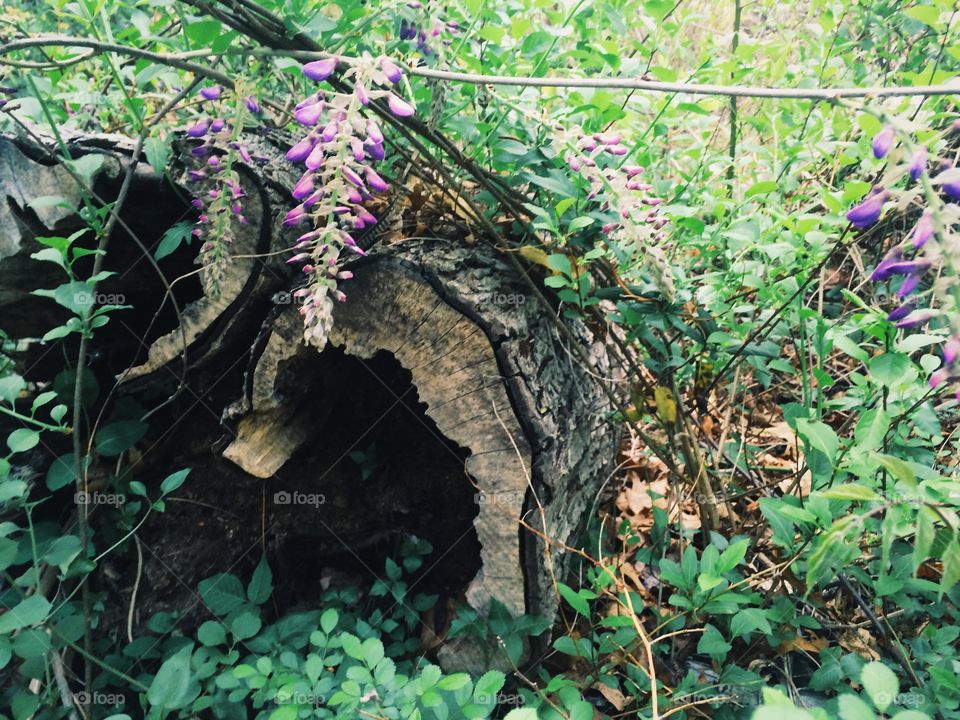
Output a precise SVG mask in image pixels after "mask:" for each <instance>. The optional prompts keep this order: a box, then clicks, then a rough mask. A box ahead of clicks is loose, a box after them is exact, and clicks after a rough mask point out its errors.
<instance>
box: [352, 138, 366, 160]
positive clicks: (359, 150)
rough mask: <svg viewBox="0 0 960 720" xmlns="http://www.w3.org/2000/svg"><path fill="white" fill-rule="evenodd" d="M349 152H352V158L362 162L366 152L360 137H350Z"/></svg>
mask: <svg viewBox="0 0 960 720" xmlns="http://www.w3.org/2000/svg"><path fill="white" fill-rule="evenodd" d="M350 152H352V153H353V159H354V160H356V161H357V162H358V163H362V162H363V160H364V158H365V157H366V156H367V154H366V153H365V152H364V149H363V143H362V142H361V141H360V138H350Z"/></svg>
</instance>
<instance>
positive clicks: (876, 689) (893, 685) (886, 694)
mask: <svg viewBox="0 0 960 720" xmlns="http://www.w3.org/2000/svg"><path fill="white" fill-rule="evenodd" d="M860 682H861V684H862V685H863V689H864V690H865V691H866V693H867V695H868V696H869V697H870V700H871V701H872V702H873V706H874V707H875V708H877V710H879V711H880V712H883V711H885V710H886V709H887V708H888V707H890V705H891V704H892V703H893V701H894V700H895V699H896V697H897V695H898V694H899V693H900V681H899V680H898V679H897V676H896V674H895V673H894V672H893V670H891V669H890V668H888V667H887V666H886V665H884V664H883V663H881V662H877V661H873V662H869V663H867V664H866V665H864V666H863V670H862V672H861V673H860Z"/></svg>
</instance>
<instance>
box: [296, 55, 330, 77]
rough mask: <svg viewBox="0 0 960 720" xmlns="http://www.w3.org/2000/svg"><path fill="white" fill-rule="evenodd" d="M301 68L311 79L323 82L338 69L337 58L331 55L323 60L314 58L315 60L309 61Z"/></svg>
mask: <svg viewBox="0 0 960 720" xmlns="http://www.w3.org/2000/svg"><path fill="white" fill-rule="evenodd" d="M301 69H302V70H303V74H304V75H306V76H307V77H308V78H310V79H311V80H314V81H316V82H322V81H323V80H326V79H327V78H328V77H330V76H331V75H333V71H334V70H336V69H337V58H336V57H330V58H324V59H323V60H314V61H313V62H308V63H307V64H306V65H304V66H303V67H302V68H301Z"/></svg>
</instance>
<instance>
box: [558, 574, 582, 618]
mask: <svg viewBox="0 0 960 720" xmlns="http://www.w3.org/2000/svg"><path fill="white" fill-rule="evenodd" d="M557 589H558V590H559V591H560V594H561V595H562V596H563V599H564V600H566V601H567V602H568V603H569V604H570V607H572V608H573V609H574V610H576V611H577V612H578V613H580V614H581V615H583V616H584V617H590V604H589V603H588V602H587V601H586V600H584V599H583V598H582V597H580V595H579V593H577V591H576V590H574V589H573V588H571V587H569V586H568V585H564V584H563V583H562V582H558V583H557Z"/></svg>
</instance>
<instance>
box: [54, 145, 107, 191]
mask: <svg viewBox="0 0 960 720" xmlns="http://www.w3.org/2000/svg"><path fill="white" fill-rule="evenodd" d="M106 159H107V156H106V155H101V154H99V153H91V154H90V155H84V156H83V157H79V158H76V159H73V160H65V161H64V164H66V165H67V166H68V167H69V168H70V169H71V170H73V172H75V173H76V174H77V175H79V176H80V177H81V178H83V180H84V182H85V183H86V185H87V186H88V187H93V179H94V177H95V176H96V175H97V173H99V172H100V169H101V168H102V167H103V162H104V160H106Z"/></svg>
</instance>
